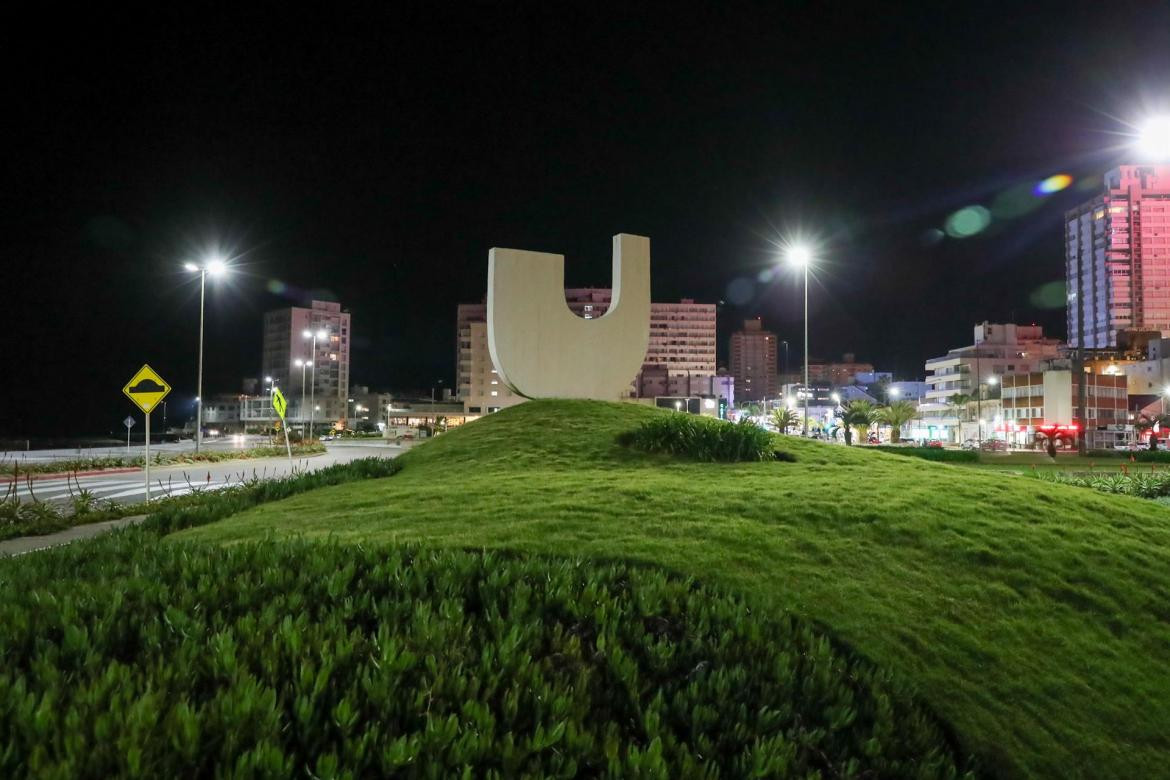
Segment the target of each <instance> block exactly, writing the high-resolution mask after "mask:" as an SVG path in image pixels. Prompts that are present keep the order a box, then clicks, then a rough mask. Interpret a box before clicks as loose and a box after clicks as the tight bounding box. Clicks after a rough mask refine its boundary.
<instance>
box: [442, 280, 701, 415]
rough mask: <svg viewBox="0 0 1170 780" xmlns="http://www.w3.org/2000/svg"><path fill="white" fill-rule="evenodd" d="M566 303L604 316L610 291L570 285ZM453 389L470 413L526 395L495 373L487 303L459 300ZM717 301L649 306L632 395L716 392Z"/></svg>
mask: <svg viewBox="0 0 1170 780" xmlns="http://www.w3.org/2000/svg"><path fill="white" fill-rule="evenodd" d="M565 302H566V304H567V305H568V307H569V310H570V311H572V312H573V313H574V314H576V315H577V316H579V317H582V318H584V319H587V320H588V319H593V318H595V317H600V316H601V315H603V314H605V312H606V311H608V310H609V306H610V303H611V302H612V290H610V289H608V288H593V287H590V288H570V289H567V290H565ZM456 331H457V336H458V340H457V343H456V364H455V365H456V377H455V379H456V381H455V387H456V391H457V393H458V395H459V398H460V400H462V401H463V405H464V409H466V410H467V412H468V413H470V414H477V413H487V412H494V411H497V410H499V409H501V408H503V407H505V406H512V405H514V404H518V403H520V402H522V401H523V400H524V399H523V398H522V397H520V396H518V395H516V394H515V393H513V392H512V391H511V390H510V389H508V387H507V386H506V385H504V384H503V382H502V381H501V380H500V378H499V376H498V375H497V374H496V369H495V366H494V365H493V364H492V359H491V354H490V352H489V350H488V344H487V305H486V304H483V303H464V304H460V305H459V308H458V312H457V314H456ZM714 376H715V304H713V303H695V302H694V301H693V300H691V299H689V298H684V299H682V300H681V301H679V302H678V303H651V304H650V340H649V342H648V344H647V347H646V358H645V360H644V361H643V365H642V370H641V371H640V372H639V373H638V376H637V377H636V378H635V379H634V381H633V383H632V384H631V385H630V395H631V396H634V397H639V398H654V397H657V396H674V395H678V396H693V395H711V394H716V393H715V391H713V390H712V387H716V388H717V385H713V383H712V378H713V377H714Z"/></svg>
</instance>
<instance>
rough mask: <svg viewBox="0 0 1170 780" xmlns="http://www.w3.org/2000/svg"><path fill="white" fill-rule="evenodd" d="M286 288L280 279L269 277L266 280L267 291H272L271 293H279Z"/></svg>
mask: <svg viewBox="0 0 1170 780" xmlns="http://www.w3.org/2000/svg"><path fill="white" fill-rule="evenodd" d="M286 289H287V286H286V285H285V283H284V282H282V281H280V280H279V279H269V280H268V292H270V293H272V294H273V295H281V294H283V293H284V291H285V290H286Z"/></svg>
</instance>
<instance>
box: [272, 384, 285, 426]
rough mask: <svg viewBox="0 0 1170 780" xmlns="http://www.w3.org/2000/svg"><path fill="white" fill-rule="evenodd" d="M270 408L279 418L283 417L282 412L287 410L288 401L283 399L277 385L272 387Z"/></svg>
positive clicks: (282, 394)
mask: <svg viewBox="0 0 1170 780" xmlns="http://www.w3.org/2000/svg"><path fill="white" fill-rule="evenodd" d="M272 408H273V409H275V410H276V413H277V414H279V415H280V419H282V420H283V419H284V413H285V412H287V411H288V401H286V400H285V399H284V393H282V392H280V388H279V387H274V388H272Z"/></svg>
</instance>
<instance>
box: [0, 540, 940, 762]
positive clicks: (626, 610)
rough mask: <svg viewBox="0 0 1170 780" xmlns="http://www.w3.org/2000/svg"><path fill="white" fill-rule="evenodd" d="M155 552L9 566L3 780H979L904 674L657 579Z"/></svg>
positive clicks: (331, 556)
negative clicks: (226, 777)
mask: <svg viewBox="0 0 1170 780" xmlns="http://www.w3.org/2000/svg"><path fill="white" fill-rule="evenodd" d="M148 535H149V534H148V533H147V532H139V533H131V534H124V535H119V536H118V537H116V538H110V539H103V540H101V541H100V543H99V544H96V545H91V546H85V547H82V546H79V547H75V548H71V549H65V550H59V551H54V552H51V553H47V554H42V555H39V556H36V557H35V558H30V559H27V560H26V561H22V562H21V565H19V566H10V567H6V568H5V567H0V625H4V626H5V631H4V632H0V658H3V659H4V665H3V668H2V669H0V733H3V734H4V735H5V738H4V746H3V749H2V750H0V775H2V776H4V777H22V776H31V777H62V778H66V777H81V776H88V777H111V776H151V777H180V776H212V775H216V774H224V773H230V774H234V775H237V776H241V775H242V776H254V775H260V776H277V777H310V776H312V777H339V776H350V777H386V776H390V775H396V776H397V775H401V776H421V777H458V776H466V777H470V776H475V777H482V776H491V774H492V773H495V774H496V776H501V777H522V776H523V777H578V776H582V775H584V776H595V775H598V774H603V773H609V774H610V775H611V776H618V777H631V776H641V777H700V776H701V777H720V776H722V777H749V776H757V777H762V776H773V777H774V776H790V775H801V776H805V775H809V774H814V773H816V774H819V775H821V776H846V775H849V776H857V775H866V774H871V775H875V776H891V777H892V776H898V777H908V776H914V777H955V776H958V775H959V774H960V772H959V769H958V768H957V767H956V761H955V756H954V752H953V750H952V748H951V747H950V745H949V744H948V742H947V740H946V738H945V735H944V734H943V732H942V730H941V729H940V728H939V726H938V725H937V724H936V722H935V721H934V720H933V718H932V717H930V716H929V715H928V714H927V713H926V712H924V711H922V710H921V709H920V708H918V707H916V706H914V705H912V704H909V703H908V702H909V701H910V699H909V697H907V696H905V695H904V694H903V693H901V692H899V691H897V690H896V686H895V685H894V684H893V683H892V682H891V680H890V679H889V678H888V676H887V675H885V674H883V673H881V672H878V671H875V670H874V669H873V668H872V667H871V666H870V665H869V664H867V663H865V662H861V661H858V660H856V659H852V658H849V657H847V656H845V655H843V654H842V653H841V652H839V651H838V650H837V649H835V648H834V647H833V646H832V644H831V643H830V642H828V641H826V639H825V638H824V637H823V636H821V635H819V634H818V633H817V632H816V631H814V630H812V629H810V628H809V627H808V626H806V625H802V624H801V623H800V622H799V621H795V620H791V619H786V620H773V619H768V618H766V617H761V616H759V615H756V614H754V613H753V611H752V610H751V608H750V607H749V606H747V605H746V604H745V603H744V602H743V601H742V600H741V599H739V598H736V597H734V596H730V595H728V594H726V593H723V592H720V591H718V590H715V589H712V588H709V587H705V586H700V585H697V584H696V583H694V582H692V581H688V580H685V579H682V578H678V577H670V576H667V575H665V574H663V573H662V572H660V571H655V570H649V569H646V568H639V567H631V566H629V565H626V564H595V563H588V562H582V561H572V560H541V559H533V560H524V559H516V558H512V557H503V556H500V555H493V554H490V553H489V554H483V553H465V552H454V551H448V552H434V551H419V550H411V549H407V548H403V547H391V548H389V549H379V548H373V547H362V548H357V549H354V548H351V547H340V546H336V545H319V544H309V543H295V542H292V543H290V542H285V543H279V544H276V543H259V544H249V545H237V546H234V547H231V548H228V549H220V548H215V547H209V546H206V545H179V544H175V545H158V544H145V545H144V544H143V543H142V542H143V537H146V536H148ZM79 585H80V587H79Z"/></svg>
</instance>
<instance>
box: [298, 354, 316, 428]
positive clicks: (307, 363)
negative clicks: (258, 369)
mask: <svg viewBox="0 0 1170 780" xmlns="http://www.w3.org/2000/svg"><path fill="white" fill-rule="evenodd" d="M293 363H294V364H295V365H296V366H297V368H299V369H300V370H301V406H300V409H299V411H300V413H301V441H304V439H305V369H306V368H309V367H310V366H312V365H313V361H312V360H301V359H300V358H297V359H296V360H294V361H293Z"/></svg>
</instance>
